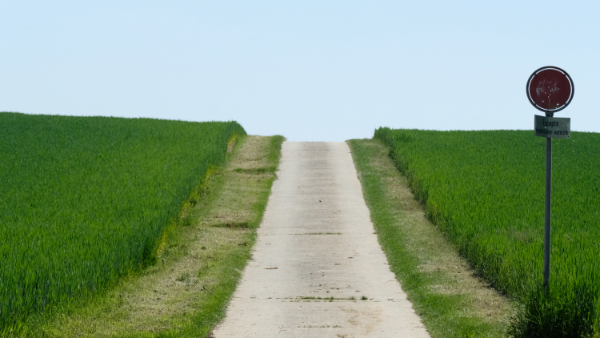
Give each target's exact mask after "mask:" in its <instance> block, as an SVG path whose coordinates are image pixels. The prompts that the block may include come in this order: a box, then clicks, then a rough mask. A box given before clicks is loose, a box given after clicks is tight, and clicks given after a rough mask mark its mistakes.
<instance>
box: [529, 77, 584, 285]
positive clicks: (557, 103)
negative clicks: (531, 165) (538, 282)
mask: <svg viewBox="0 0 600 338" xmlns="http://www.w3.org/2000/svg"><path fill="white" fill-rule="evenodd" d="M525 90H526V92H527V98H528V99H529V102H530V103H531V104H532V105H533V106H534V107H535V108H536V109H538V110H541V111H543V112H545V113H546V116H545V117H544V116H538V115H535V116H534V127H535V135H536V136H541V137H545V138H546V196H545V206H544V283H543V286H544V288H545V289H546V290H548V286H549V285H550V251H551V250H550V249H551V248H550V216H551V197H552V139H553V138H570V137H571V119H569V118H555V117H554V113H555V112H557V111H560V110H563V109H565V108H566V107H567V106H568V105H569V103H571V100H573V95H574V94H575V86H574V85H573V80H572V79H571V76H569V74H567V72H565V71H564V70H562V69H560V68H558V67H553V66H546V67H542V68H539V69H538V70H536V71H535V72H533V74H531V76H530V77H529V80H528V81H527V86H526V87H525Z"/></svg>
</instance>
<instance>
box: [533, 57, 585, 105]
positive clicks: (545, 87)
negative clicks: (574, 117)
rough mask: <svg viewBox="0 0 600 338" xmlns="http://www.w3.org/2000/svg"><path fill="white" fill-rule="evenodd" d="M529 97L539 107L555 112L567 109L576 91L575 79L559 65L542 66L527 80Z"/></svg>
mask: <svg viewBox="0 0 600 338" xmlns="http://www.w3.org/2000/svg"><path fill="white" fill-rule="evenodd" d="M526 89H527V97H528V98H529V101H530V102H531V104H532V105H533V106H534V107H536V108H537V109H539V110H541V111H544V112H547V113H554V112H557V111H559V110H563V109H565V108H566V107H567V106H568V105H569V103H571V100H572V99H573V94H574V93H575V86H574V85H573V80H571V77H570V76H569V74H567V72H565V71H564V70H562V69H560V68H558V67H552V66H547V67H542V68H540V69H538V70H536V71H535V72H533V74H531V76H530V77H529V81H527V88H526Z"/></svg>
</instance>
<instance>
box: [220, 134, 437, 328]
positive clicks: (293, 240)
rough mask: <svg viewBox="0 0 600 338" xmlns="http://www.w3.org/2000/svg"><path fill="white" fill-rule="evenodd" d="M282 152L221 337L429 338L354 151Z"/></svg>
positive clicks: (327, 146) (292, 148)
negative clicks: (401, 280)
mask: <svg viewBox="0 0 600 338" xmlns="http://www.w3.org/2000/svg"><path fill="white" fill-rule="evenodd" d="M282 151H283V156H282V160H281V164H280V171H279V172H278V177H279V178H278V180H277V181H276V182H275V183H274V185H273V192H272V195H271V197H270V199H269V203H268V206H267V210H266V212H265V216H264V219H263V223H262V224H261V227H260V229H259V230H258V241H257V243H256V246H255V251H254V254H253V259H252V260H251V261H250V262H249V265H248V266H247V268H246V270H245V271H244V274H243V279H242V281H241V283H240V285H239V287H238V289H237V290H236V292H235V294H234V298H233V299H232V301H231V303H230V305H229V308H228V311H227V317H226V319H225V321H224V322H223V323H222V324H221V325H220V326H219V327H217V328H216V329H215V330H214V332H213V334H214V337H217V338H225V337H236V338H240V337H335V338H341V337H347V338H350V337H379V338H381V337H410V338H419V337H429V334H428V333H427V331H426V330H425V328H424V327H423V324H422V323H421V320H420V319H419V317H418V316H417V315H416V314H415V312H414V311H413V309H412V305H411V303H410V302H409V301H408V300H407V299H406V295H405V293H404V292H403V291H402V289H401V288H400V285H399V284H398V282H397V281H396V279H395V278H394V275H393V274H392V273H391V272H390V270H389V266H388V263H387V259H386V257H385V255H384V254H383V252H382V251H381V248H380V246H379V243H378V242H377V237H376V235H375V234H374V230H373V225H372V223H371V221H370V218H369V210H368V209H367V206H366V204H365V202H364V199H363V195H362V189H361V185H360V182H359V181H358V178H357V174H356V170H355V169H354V163H353V162H352V157H351V154H350V149H349V148H348V146H347V145H346V143H343V142H339V143H337V142H336V143H333V142H327V143H325V142H318V143H304V142H302V143H300V142H298V143H297V142H285V143H284V144H283V149H282ZM332 297H333V298H332Z"/></svg>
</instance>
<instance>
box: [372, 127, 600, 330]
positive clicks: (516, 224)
mask: <svg viewBox="0 0 600 338" xmlns="http://www.w3.org/2000/svg"><path fill="white" fill-rule="evenodd" d="M375 138H376V139H380V140H382V141H383V142H384V143H386V144H387V145H388V146H389V147H390V148H391V150H390V155H391V156H392V158H393V159H394V161H395V162H396V164H397V166H398V168H399V169H400V170H401V171H402V172H404V173H405V174H406V176H407V177H408V179H409V181H410V184H411V188H412V189H413V192H414V193H415V195H416V197H417V198H418V199H419V200H420V201H421V202H423V203H424V204H425V205H426V209H427V215H428V217H429V218H430V219H432V220H433V221H434V222H435V223H436V224H437V225H438V226H439V227H440V229H441V230H442V231H443V232H444V233H445V234H446V235H447V236H448V238H449V239H450V240H451V241H452V242H453V243H455V245H456V246H457V247H458V249H459V251H460V253H461V254H462V255H464V256H465V257H466V258H468V259H469V261H470V262H471V264H472V265H473V266H474V267H475V268H476V270H477V271H478V272H479V273H480V274H481V275H482V276H483V277H484V278H486V279H487V280H488V281H490V282H491V283H492V284H493V285H494V286H495V287H496V288H498V289H500V290H502V291H504V292H506V293H508V294H509V295H513V296H515V297H517V298H518V299H520V300H521V303H522V304H523V306H522V308H521V310H520V311H519V314H518V315H517V316H516V317H515V318H513V320H512V324H511V328H510V330H509V331H510V332H511V334H512V335H514V336H517V337H586V336H590V335H596V336H597V335H598V334H599V329H600V301H599V299H600V297H599V287H600V245H598V240H599V239H600V208H599V206H600V170H599V169H598V168H600V155H599V154H600V134H596V133H577V132H574V133H573V134H572V138H571V139H568V140H555V141H554V156H553V196H552V208H553V209H552V212H553V213H552V252H551V254H552V266H551V283H550V288H549V291H545V290H543V289H542V288H541V284H542V260H543V258H542V253H543V224H544V170H545V167H544V163H545V162H544V156H545V152H544V150H545V140H544V139H543V138H541V137H536V136H534V135H533V133H532V132H530V131H448V132H442V131H424V130H391V129H388V128H380V129H378V130H376V132H375Z"/></svg>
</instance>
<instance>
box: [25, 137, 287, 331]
mask: <svg viewBox="0 0 600 338" xmlns="http://www.w3.org/2000/svg"><path fill="white" fill-rule="evenodd" d="M283 140H284V138H283V137H281V136H273V137H261V136H248V137H243V138H239V139H238V140H237V144H235V146H234V147H232V148H231V153H230V154H229V155H228V158H227V160H226V164H225V165H224V166H223V167H221V168H215V170H214V171H213V172H212V173H211V175H210V177H209V179H208V180H207V182H206V184H205V187H204V189H203V190H202V191H200V192H199V193H198V195H197V196H192V197H191V198H190V203H189V204H188V206H187V208H186V209H184V211H183V212H182V214H181V215H180V220H179V222H178V224H177V226H175V227H174V228H173V229H171V231H169V232H168V233H167V237H166V240H165V242H164V246H163V247H162V248H161V249H160V250H161V252H160V255H159V256H158V260H157V264H156V265H154V266H152V267H149V268H148V269H146V270H144V271H143V272H141V273H139V274H137V275H134V276H130V277H129V278H127V279H126V280H123V281H122V282H121V283H120V284H119V285H118V286H117V287H115V288H113V289H111V290H110V291H107V292H105V293H103V294H102V295H100V296H98V297H96V298H94V299H93V300H92V301H91V302H89V303H88V304H85V305H81V306H73V307H71V308H70V309H67V310H65V311H63V312H61V313H60V314H56V315H54V316H53V317H52V318H50V319H46V320H38V321H33V324H32V325H31V327H29V328H28V330H27V332H28V334H27V336H29V337H206V336H207V334H208V333H209V332H210V331H211V329H212V328H213V327H214V326H215V325H216V324H217V323H218V322H219V321H220V320H221V319H222V318H223V317H224V315H225V310H226V306H227V303H228V301H229V299H230V298H231V296H232V294H233V292H234V290H235V287H236V285H237V283H238V281H239V278H240V277H241V272H242V270H243V269H244V267H245V265H246V263H247V261H248V259H249V258H250V256H251V248H252V246H253V245H254V242H255V240H256V228H257V227H258V226H259V224H260V222H261V220H262V217H263V213H264V210H265V208H266V204H267V201H268V198H269V195H270V192H271V185H272V184H273V181H274V180H275V178H276V176H275V171H276V169H277V166H278V163H279V158H280V154H281V143H282V142H283Z"/></svg>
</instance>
